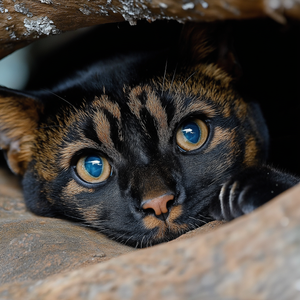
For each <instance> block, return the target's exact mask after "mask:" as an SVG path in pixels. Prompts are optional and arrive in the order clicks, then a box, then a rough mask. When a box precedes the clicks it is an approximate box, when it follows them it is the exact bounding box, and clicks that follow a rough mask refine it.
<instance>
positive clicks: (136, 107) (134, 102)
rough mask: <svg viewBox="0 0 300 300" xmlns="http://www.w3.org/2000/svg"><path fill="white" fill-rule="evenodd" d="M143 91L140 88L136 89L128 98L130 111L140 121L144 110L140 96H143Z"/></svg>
mask: <svg viewBox="0 0 300 300" xmlns="http://www.w3.org/2000/svg"><path fill="white" fill-rule="evenodd" d="M142 92H143V89H142V88H141V87H140V86H136V87H134V88H133V89H132V90H131V91H130V93H129V96H128V99H129V101H128V103H127V105H128V107H129V109H130V111H131V112H132V113H133V114H134V115H135V116H136V117H137V118H138V119H139V120H140V111H141V109H142V107H143V106H142V103H141V102H140V100H139V96H140V95H141V94H142Z"/></svg>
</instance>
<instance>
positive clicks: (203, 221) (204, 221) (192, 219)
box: [189, 217, 207, 224]
mask: <svg viewBox="0 0 300 300" xmlns="http://www.w3.org/2000/svg"><path fill="white" fill-rule="evenodd" d="M189 218H190V219H192V220H195V221H199V222H202V223H204V224H207V222H206V221H203V220H200V219H196V218H193V217H189Z"/></svg>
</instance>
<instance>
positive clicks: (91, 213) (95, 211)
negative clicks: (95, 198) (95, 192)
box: [81, 204, 101, 225]
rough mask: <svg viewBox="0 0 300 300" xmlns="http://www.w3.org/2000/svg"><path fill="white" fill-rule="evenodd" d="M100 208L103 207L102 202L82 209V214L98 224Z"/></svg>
mask: <svg viewBox="0 0 300 300" xmlns="http://www.w3.org/2000/svg"><path fill="white" fill-rule="evenodd" d="M99 209H101V204H97V205H92V206H90V207H88V208H84V209H83V210H82V211H81V214H82V215H83V218H84V219H85V220H86V221H87V222H89V223H90V224H93V223H94V225H97V222H98V221H99Z"/></svg>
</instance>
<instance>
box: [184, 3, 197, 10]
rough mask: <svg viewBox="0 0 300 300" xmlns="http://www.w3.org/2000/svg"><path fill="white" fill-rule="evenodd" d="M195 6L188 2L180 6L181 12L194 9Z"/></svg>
mask: <svg viewBox="0 0 300 300" xmlns="http://www.w3.org/2000/svg"><path fill="white" fill-rule="evenodd" d="M194 7H195V4H194V3H193V2H189V3H186V4H183V5H182V9H183V10H188V9H194Z"/></svg>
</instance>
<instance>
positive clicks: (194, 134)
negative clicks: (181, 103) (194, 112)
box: [176, 118, 208, 151]
mask: <svg viewBox="0 0 300 300" xmlns="http://www.w3.org/2000/svg"><path fill="white" fill-rule="evenodd" d="M207 138H208V127H207V125H206V124H205V122H203V121H202V120H200V119H196V118H193V119H189V120H188V121H186V122H184V123H183V124H182V125H181V126H180V127H179V129H178V130H177V133H176V142H177V145H178V146H179V147H180V148H181V149H182V150H185V151H192V150H195V149H198V148H200V147H201V146H202V145H203V144H204V143H205V141H206V140H207Z"/></svg>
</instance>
